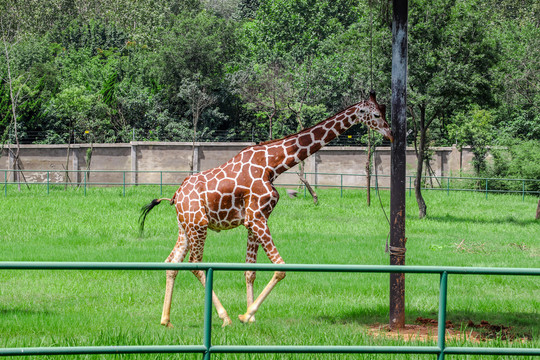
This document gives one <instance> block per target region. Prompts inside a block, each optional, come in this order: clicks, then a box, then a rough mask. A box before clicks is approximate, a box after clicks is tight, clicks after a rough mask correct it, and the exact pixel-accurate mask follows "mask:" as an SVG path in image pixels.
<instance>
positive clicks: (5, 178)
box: [4, 170, 8, 197]
mask: <svg viewBox="0 0 540 360" xmlns="http://www.w3.org/2000/svg"><path fill="white" fill-rule="evenodd" d="M7 173H8V172H7V170H4V196H5V197H7Z"/></svg>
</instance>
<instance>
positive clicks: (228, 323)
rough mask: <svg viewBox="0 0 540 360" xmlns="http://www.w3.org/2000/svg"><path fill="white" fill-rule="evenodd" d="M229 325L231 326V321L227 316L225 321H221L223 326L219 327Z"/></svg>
mask: <svg viewBox="0 0 540 360" xmlns="http://www.w3.org/2000/svg"><path fill="white" fill-rule="evenodd" d="M229 325H232V320H231V318H230V317H228V316H227V317H226V318H225V319H223V325H221V327H222V328H224V327H227V326H229Z"/></svg>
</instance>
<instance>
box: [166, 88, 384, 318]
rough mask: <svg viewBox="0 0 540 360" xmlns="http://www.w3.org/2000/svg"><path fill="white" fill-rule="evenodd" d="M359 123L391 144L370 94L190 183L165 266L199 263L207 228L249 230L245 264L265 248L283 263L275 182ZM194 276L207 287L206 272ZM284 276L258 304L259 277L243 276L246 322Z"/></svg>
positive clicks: (181, 196) (182, 194)
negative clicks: (275, 236)
mask: <svg viewBox="0 0 540 360" xmlns="http://www.w3.org/2000/svg"><path fill="white" fill-rule="evenodd" d="M359 122H362V123H364V124H366V125H367V126H369V127H370V128H372V129H374V130H376V131H379V132H380V133H381V134H383V135H384V136H386V137H387V138H389V139H390V140H393V138H392V134H391V132H390V128H389V126H388V124H387V123H386V120H385V108H384V106H383V105H379V104H377V102H376V99H375V96H374V95H372V96H371V97H370V99H369V100H367V101H362V102H360V103H357V104H355V105H353V106H351V107H349V108H347V109H345V110H344V111H342V112H340V113H338V114H336V115H334V116H332V117H330V118H328V119H326V120H324V121H322V122H320V123H318V124H317V125H315V126H313V127H311V128H309V129H305V130H303V131H301V132H299V133H297V134H294V135H290V136H287V137H285V138H283V139H279V140H274V141H269V142H266V143H262V144H259V145H255V146H251V147H248V148H246V149H244V150H242V151H241V152H240V153H238V154H237V155H236V156H235V157H233V158H232V159H231V160H229V161H228V162H227V163H225V164H223V165H221V166H219V167H217V168H214V169H210V170H206V171H203V172H201V173H198V174H194V175H192V176H190V177H188V178H186V179H185V180H184V182H183V183H182V185H181V186H180V188H179V189H178V190H177V191H176V193H175V195H174V198H173V202H174V204H175V207H176V211H177V215H178V226H179V229H180V230H179V236H178V241H177V243H176V245H175V247H174V249H173V250H172V252H171V254H170V255H169V257H168V258H167V260H166V261H167V262H181V261H183V260H184V257H185V256H186V254H187V252H188V250H189V252H190V257H189V261H190V262H200V261H201V260H202V257H203V250H204V242H205V239H206V234H207V231H208V229H210V230H214V231H221V230H227V229H231V228H234V227H237V226H239V225H244V226H245V227H246V228H247V230H248V240H247V251H246V262H247V263H255V262H256V261H257V252H258V249H259V246H262V248H263V250H264V252H265V254H266V256H268V258H269V259H270V260H271V261H272V263H274V264H281V263H284V261H283V259H282V258H281V256H280V254H279V252H278V250H277V248H276V246H275V244H274V242H273V240H272V236H271V234H270V230H269V228H268V225H267V221H268V217H269V216H270V214H271V213H272V210H273V209H274V207H275V206H276V204H277V202H278V199H279V195H278V192H277V191H276V189H275V188H274V186H273V184H272V182H273V181H274V180H275V179H276V177H277V176H278V175H279V174H281V173H283V172H284V171H286V170H288V169H290V168H291V167H293V166H294V165H296V164H298V163H299V162H300V161H302V160H304V159H306V158H307V157H308V156H310V155H312V154H313V153H315V152H316V151H318V150H319V149H321V148H322V147H323V146H324V145H326V144H327V143H328V142H330V141H331V140H332V139H334V138H335V137H337V136H338V135H339V134H341V133H343V132H344V131H346V130H347V129H348V128H350V127H351V126H353V125H354V124H356V123H359ZM176 273H177V272H175V271H169V272H168V273H167V291H166V296H165V305H164V310H163V316H162V324H163V325H169V324H170V315H169V314H170V303H171V297H172V289H173V286H174V278H175V277H176ZM194 273H195V275H196V276H197V278H198V279H199V280H200V281H201V283H202V284H203V285H204V281H205V279H204V273H203V272H194ZM284 276H285V273H283V272H276V273H275V274H274V277H273V278H272V280H271V281H270V283H269V284H268V285H267V288H266V289H265V290H264V291H263V293H261V295H260V296H259V297H258V298H257V299H256V300H255V301H254V300H253V282H254V280H255V272H253V271H247V272H246V273H245V278H246V286H247V305H248V310H247V312H246V314H244V315H241V316H240V319H241V320H242V321H243V322H247V321H254V313H255V312H256V311H257V309H258V307H259V306H260V304H261V303H262V301H263V300H264V299H265V298H266V296H267V295H268V293H269V292H270V291H271V290H272V288H273V287H274V286H275V284H277V282H279V281H280V280H281V279H282V278H283V277H284ZM213 300H214V305H215V306H216V309H217V311H218V314H219V315H220V318H221V319H222V320H223V324H224V326H225V325H228V324H230V322H231V321H230V318H229V316H228V315H227V312H226V311H225V309H224V308H223V306H222V305H221V303H219V300H218V298H217V296H216V295H215V294H214V296H213Z"/></svg>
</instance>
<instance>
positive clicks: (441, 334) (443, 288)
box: [437, 271, 448, 360]
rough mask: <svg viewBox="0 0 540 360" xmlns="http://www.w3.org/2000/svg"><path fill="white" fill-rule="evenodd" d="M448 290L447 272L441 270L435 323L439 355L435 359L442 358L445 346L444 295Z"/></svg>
mask: <svg viewBox="0 0 540 360" xmlns="http://www.w3.org/2000/svg"><path fill="white" fill-rule="evenodd" d="M447 290H448V273H447V272H446V271H443V272H442V273H441V282H440V289H439V320H438V324H437V330H438V339H437V346H438V347H439V351H440V353H439V355H438V357H437V360H444V347H445V335H446V297H447V294H446V293H447Z"/></svg>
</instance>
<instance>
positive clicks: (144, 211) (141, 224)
mask: <svg viewBox="0 0 540 360" xmlns="http://www.w3.org/2000/svg"><path fill="white" fill-rule="evenodd" d="M162 200H167V201H169V202H170V203H171V205H172V204H173V203H174V197H173V198H172V199H166V198H163V199H154V200H152V202H150V203H149V204H146V205H144V206H143V207H142V208H141V215H140V216H139V231H140V234H141V235H142V233H143V231H144V221H145V220H146V216H147V215H148V213H149V212H150V210H152V209H153V208H154V207H156V206H157V205H159V204H160V203H161V201H162Z"/></svg>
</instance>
